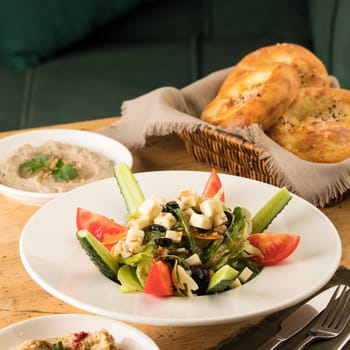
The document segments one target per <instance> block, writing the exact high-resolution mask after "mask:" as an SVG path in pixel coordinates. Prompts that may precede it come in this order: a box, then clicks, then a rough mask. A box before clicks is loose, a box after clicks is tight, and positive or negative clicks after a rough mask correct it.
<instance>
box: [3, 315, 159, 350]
mask: <svg viewBox="0 0 350 350" xmlns="http://www.w3.org/2000/svg"><path fill="white" fill-rule="evenodd" d="M103 328H104V329H106V330H107V331H108V332H109V333H110V334H111V335H112V336H113V337H114V339H115V341H116V344H117V345H118V346H119V348H120V349H122V350H159V347H158V346H157V345H156V343H155V342H154V341H153V340H152V339H151V338H150V337H149V336H148V335H146V334H145V333H143V332H141V331H140V330H138V329H137V328H134V327H132V326H129V325H127V324H125V323H122V322H120V321H116V320H112V319H108V318H105V317H101V316H95V315H83V314H57V315H50V316H41V317H36V318H32V319H28V320H25V321H21V322H18V323H14V324H12V325H10V326H8V327H6V328H3V329H0V344H1V349H6V350H9V349H11V348H12V347H15V346H17V345H20V344H22V343H24V342H25V341H27V340H31V339H44V338H55V337H61V336H64V335H66V334H69V333H79V332H81V331H85V332H95V331H99V330H101V329H103Z"/></svg>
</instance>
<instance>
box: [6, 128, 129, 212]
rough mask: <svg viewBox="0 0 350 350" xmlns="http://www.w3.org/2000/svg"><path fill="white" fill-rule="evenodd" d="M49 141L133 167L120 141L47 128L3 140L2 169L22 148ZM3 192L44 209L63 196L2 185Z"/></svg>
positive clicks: (89, 133)
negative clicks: (51, 201)
mask: <svg viewBox="0 0 350 350" xmlns="http://www.w3.org/2000/svg"><path fill="white" fill-rule="evenodd" d="M46 141H58V142H62V143H69V144H72V145H75V146H79V147H86V148H88V149H89V150H91V151H93V152H96V153H99V154H101V155H103V156H105V157H106V158H108V159H110V160H111V161H112V162H113V163H114V164H116V163H117V162H120V161H124V162H126V163H127V164H128V165H129V167H131V166H132V162H133V159H132V155H131V153H130V151H129V150H128V149H127V148H126V147H125V146H124V145H123V144H121V143H120V142H118V141H116V140H113V139H112V138H110V137H107V136H104V135H100V134H97V133H94V132H89V131H82V130H73V129H47V130H33V131H24V132H21V133H18V134H15V135H12V136H8V137H5V138H3V139H0V166H1V164H2V163H3V162H4V161H5V160H6V159H7V158H8V157H9V156H10V155H11V154H12V153H13V152H14V151H15V150H16V149H17V148H19V147H21V146H23V145H25V144H30V145H33V146H40V145H42V144H43V143H45V142H46ZM0 193H2V194H4V195H5V196H7V197H11V198H13V199H16V200H18V201H20V202H23V203H25V204H29V205H35V206H41V205H43V204H45V203H46V202H48V201H49V200H51V199H53V198H55V197H57V196H59V195H61V193H37V192H29V191H23V190H19V189H16V188H12V187H8V186H5V185H3V184H0Z"/></svg>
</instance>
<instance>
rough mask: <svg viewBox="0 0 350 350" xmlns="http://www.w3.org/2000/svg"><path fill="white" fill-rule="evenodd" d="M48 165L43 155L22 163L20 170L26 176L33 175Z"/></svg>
mask: <svg viewBox="0 0 350 350" xmlns="http://www.w3.org/2000/svg"><path fill="white" fill-rule="evenodd" d="M48 165H49V160H48V158H47V156H45V154H40V155H39V156H38V158H33V159H31V160H29V161H28V162H24V163H22V164H21V165H20V168H21V170H24V171H25V172H27V173H28V174H33V173H35V172H36V171H38V170H40V169H43V168H47V167H48Z"/></svg>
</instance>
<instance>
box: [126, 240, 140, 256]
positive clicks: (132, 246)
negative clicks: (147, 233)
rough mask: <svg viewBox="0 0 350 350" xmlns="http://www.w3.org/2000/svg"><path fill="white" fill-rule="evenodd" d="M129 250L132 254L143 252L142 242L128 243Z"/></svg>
mask: <svg viewBox="0 0 350 350" xmlns="http://www.w3.org/2000/svg"><path fill="white" fill-rule="evenodd" d="M126 245H127V250H128V252H129V253H131V254H135V253H139V252H140V251H141V247H142V242H139V241H131V242H127V244H126Z"/></svg>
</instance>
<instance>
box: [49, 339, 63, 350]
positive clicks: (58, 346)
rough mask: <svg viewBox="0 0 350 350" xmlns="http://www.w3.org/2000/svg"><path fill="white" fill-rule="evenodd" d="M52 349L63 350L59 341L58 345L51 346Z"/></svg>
mask: <svg viewBox="0 0 350 350" xmlns="http://www.w3.org/2000/svg"><path fill="white" fill-rule="evenodd" d="M52 349H53V350H64V347H63V344H62V342H61V341H59V342H58V343H55V344H53V347H52Z"/></svg>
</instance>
